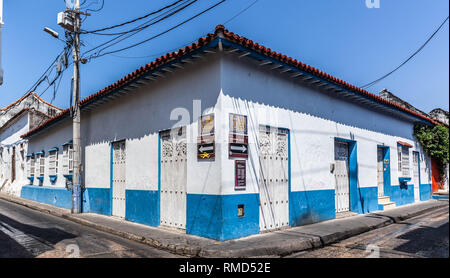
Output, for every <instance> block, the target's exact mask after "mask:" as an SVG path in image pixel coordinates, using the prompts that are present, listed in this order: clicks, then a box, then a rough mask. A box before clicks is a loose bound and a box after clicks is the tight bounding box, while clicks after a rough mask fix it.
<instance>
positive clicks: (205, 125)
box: [197, 114, 216, 160]
mask: <svg viewBox="0 0 450 278" xmlns="http://www.w3.org/2000/svg"><path fill="white" fill-rule="evenodd" d="M214 138H215V136H214V114H209V115H204V116H201V117H200V121H199V136H198V137H197V159H199V160H214V157H215V155H216V148H215V139H214Z"/></svg>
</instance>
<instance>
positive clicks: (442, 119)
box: [379, 89, 449, 192]
mask: <svg viewBox="0 0 450 278" xmlns="http://www.w3.org/2000/svg"><path fill="white" fill-rule="evenodd" d="M379 95H380V97H382V98H384V99H386V100H389V101H391V102H394V103H396V104H398V105H401V106H403V107H405V108H407V109H410V110H412V111H414V112H416V113H419V114H421V115H423V116H426V117H429V118H431V119H434V120H435V121H437V123H439V124H441V125H443V126H445V127H447V128H448V123H449V118H448V117H449V113H448V112H447V111H445V110H443V109H441V108H436V109H433V110H431V111H430V113H428V114H427V113H425V112H423V111H421V110H419V109H417V108H416V107H414V106H412V105H411V104H409V103H408V102H406V101H404V100H403V99H401V98H399V97H397V96H395V95H394V94H393V93H391V92H389V91H388V90H386V89H383V90H382V91H381V92H380V94H379ZM431 172H432V191H433V192H438V191H446V192H448V183H449V167H448V165H447V167H446V170H445V175H444V179H443V180H441V176H440V173H439V168H438V166H437V162H435V161H434V159H431Z"/></svg>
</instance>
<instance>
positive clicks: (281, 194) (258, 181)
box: [21, 26, 435, 240]
mask: <svg viewBox="0 0 450 278" xmlns="http://www.w3.org/2000/svg"><path fill="white" fill-rule="evenodd" d="M81 109H82V110H81V111H82V115H81V118H82V123H81V136H82V145H83V159H82V161H83V182H82V184H83V185H84V190H83V212H95V213H101V214H105V215H114V216H119V217H123V218H125V219H127V220H130V221H134V222H138V223H142V224H146V225H151V226H169V227H173V228H178V229H180V230H181V231H185V232H186V233H189V234H194V235H199V236H203V237H208V238H213V239H216V240H228V239H234V238H239V237H244V236H248V235H252V234H257V233H260V232H265V231H271V230H276V229H280V228H283V227H289V226H298V225H304V224H308V223H314V222H319V221H323V220H328V219H333V218H335V217H336V215H337V214H339V213H345V212H349V211H351V212H356V213H367V212H372V211H377V210H383V209H387V208H389V207H392V206H401V205H404V204H409V203H414V202H420V201H424V200H428V199H430V196H431V166H430V161H429V159H428V157H427V156H426V155H425V154H424V153H423V151H422V150H421V148H420V146H419V145H418V143H417V140H416V139H415V138H414V136H413V126H414V124H416V123H422V124H428V125H433V124H435V123H434V122H433V120H432V119H429V118H427V117H424V116H423V115H418V114H417V113H414V112H413V111H410V110H407V109H405V108H402V107H400V106H398V105H395V104H392V103H389V102H388V101H386V100H383V99H381V98H379V97H376V96H374V95H372V94H370V93H368V92H365V91H363V90H361V89H359V88H356V87H354V86H352V85H350V84H348V83H345V82H343V81H341V80H338V79H337V78H334V77H332V76H330V75H327V74H326V73H323V72H320V71H318V70H316V69H314V68H311V67H309V66H307V65H304V64H301V63H300V62H298V61H296V60H293V59H291V58H288V57H286V56H284V55H282V54H278V53H275V52H272V51H271V50H270V49H267V48H265V47H263V46H260V45H258V44H255V43H253V42H252V41H249V40H247V39H245V38H243V37H240V36H237V35H235V34H233V33H231V32H228V31H227V30H226V29H224V28H223V27H222V26H218V27H217V28H216V31H215V33H214V34H208V35H207V36H206V37H205V38H201V39H200V40H199V41H198V42H197V43H194V44H193V45H191V46H188V47H186V48H184V49H180V50H179V51H177V52H174V53H169V54H167V55H166V56H163V57H161V58H158V59H157V60H156V61H154V62H152V63H151V64H148V65H146V66H145V67H142V68H140V69H138V70H137V71H136V72H134V73H132V74H129V75H127V76H126V77H124V78H122V79H121V80H119V81H117V82H116V83H114V84H112V85H110V86H108V87H106V88H105V89H103V90H101V91H99V92H97V93H96V94H93V95H91V96H90V97H88V98H86V99H84V100H82V101H81ZM23 138H25V139H28V140H29V146H28V153H27V155H28V157H29V160H28V162H27V165H28V166H27V167H28V168H27V169H30V170H29V171H27V175H28V177H27V178H29V181H30V182H29V184H28V185H25V186H23V188H22V189H21V196H22V197H23V198H28V199H32V200H36V201H40V202H45V203H49V204H54V205H56V206H60V207H65V208H70V207H71V191H70V190H68V188H70V179H71V167H72V166H71V148H70V146H71V138H72V125H71V119H70V115H69V113H68V111H64V112H62V113H60V114H59V115H57V116H56V117H54V118H53V119H51V120H50V121H48V122H46V123H45V124H43V125H41V126H39V127H37V128H35V129H33V130H31V131H30V132H27V133H26V134H24V135H23Z"/></svg>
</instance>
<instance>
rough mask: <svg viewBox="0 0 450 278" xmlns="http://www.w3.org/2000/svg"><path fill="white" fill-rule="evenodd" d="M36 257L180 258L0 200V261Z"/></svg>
mask: <svg viewBox="0 0 450 278" xmlns="http://www.w3.org/2000/svg"><path fill="white" fill-rule="evenodd" d="M36 257H37V258H70V257H80V258H125V257H126V258H161V257H163V258H175V257H179V256H177V255H174V254H172V253H169V252H166V251H162V250H158V249H156V248H153V247H151V246H148V245H145V244H140V243H137V242H134V241H130V240H127V239H124V238H121V237H118V236H114V235H111V234H108V233H104V232H101V231H97V230H95V229H92V228H89V227H86V226H83V225H80V224H77V223H74V222H71V221H69V220H65V219H62V218H59V217H56V216H52V215H49V214H46V213H41V212H38V211H35V210H32V209H29V208H26V207H24V206H21V205H18V204H14V203H10V202H7V201H5V200H2V199H0V258H36Z"/></svg>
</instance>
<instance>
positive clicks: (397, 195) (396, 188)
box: [389, 184, 414, 206]
mask: <svg viewBox="0 0 450 278" xmlns="http://www.w3.org/2000/svg"><path fill="white" fill-rule="evenodd" d="M390 191H391V192H390V195H389V196H390V199H391V201H392V202H395V205H396V206H402V205H407V204H412V203H414V185H413V184H403V185H391V190H390Z"/></svg>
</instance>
